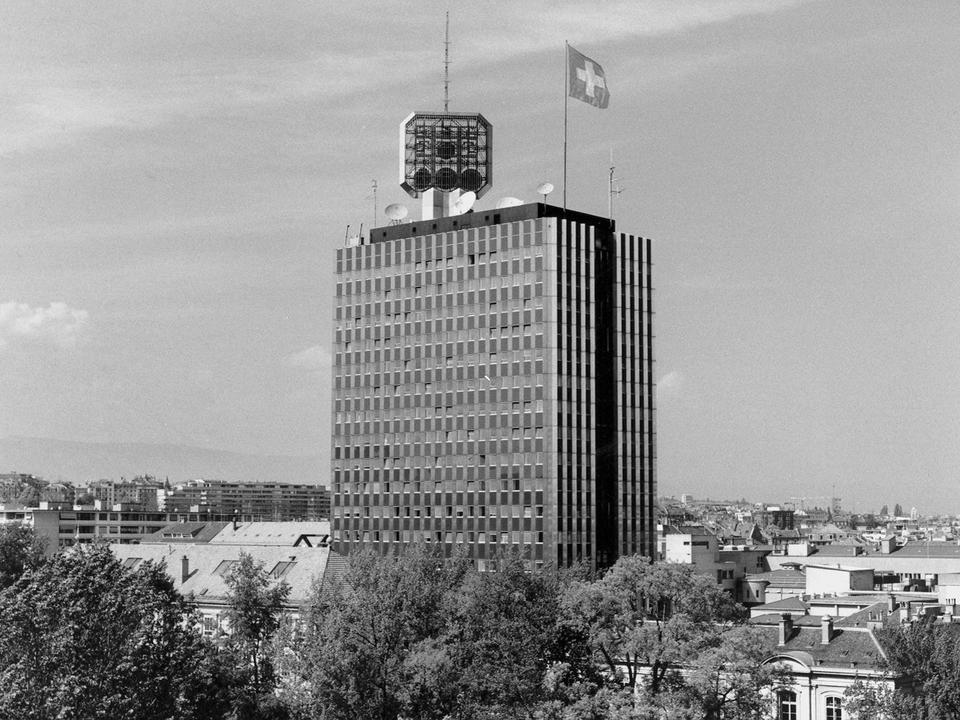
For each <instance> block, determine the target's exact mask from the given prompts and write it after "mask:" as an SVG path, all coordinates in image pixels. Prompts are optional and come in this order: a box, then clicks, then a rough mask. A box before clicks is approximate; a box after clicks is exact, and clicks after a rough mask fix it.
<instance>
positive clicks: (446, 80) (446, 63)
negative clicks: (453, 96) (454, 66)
mask: <svg viewBox="0 0 960 720" xmlns="http://www.w3.org/2000/svg"><path fill="white" fill-rule="evenodd" d="M446 24H447V27H446V32H445V34H444V40H443V111H444V112H450V11H449V10H447V23H446Z"/></svg>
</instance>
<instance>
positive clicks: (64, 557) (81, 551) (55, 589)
mask: <svg viewBox="0 0 960 720" xmlns="http://www.w3.org/2000/svg"><path fill="white" fill-rule="evenodd" d="M0 617H2V618H3V622H2V623H0V718H10V719H11V720H12V719H13V718H17V719H23V718H27V719H30V720H32V719H36V720H46V719H47V718H51V719H52V718H58V720H74V719H76V720H87V719H89V718H120V717H130V718H133V717H135V718H138V719H142V720H154V719H155V720H161V719H164V720H188V719H193V718H197V719H198V720H199V719H200V718H216V717H218V716H222V715H223V713H224V712H225V710H226V705H225V700H226V699H225V697H224V696H223V693H222V690H221V688H222V687H223V683H222V682H221V681H220V673H221V671H220V664H219V663H218V661H217V658H216V656H215V654H214V652H213V650H212V648H211V647H210V646H209V645H208V644H207V643H206V642H205V641H204V638H203V637H202V636H201V635H200V634H199V633H198V632H197V630H196V627H195V626H194V623H192V622H190V617H191V614H190V612H189V610H188V608H187V607H186V606H185V604H184V601H183V599H182V598H181V597H180V596H179V594H178V593H177V592H176V591H175V590H174V588H173V584H172V582H171V580H170V578H169V577H168V576H167V574H166V572H165V570H164V569H163V568H162V567H160V566H157V565H155V564H153V563H149V562H147V563H142V564H141V565H140V566H139V567H138V568H136V569H135V570H130V569H126V568H124V567H122V565H121V564H120V563H119V562H118V561H117V560H116V559H115V558H114V556H113V554H112V553H111V552H110V550H109V549H108V548H106V547H103V546H77V547H75V548H71V549H70V550H69V551H67V552H63V553H60V554H59V555H56V556H54V557H53V558H52V559H50V560H48V561H47V562H45V563H42V564H41V565H39V566H38V567H36V568H34V569H33V570H31V571H30V572H28V573H24V574H23V575H22V576H21V577H20V578H19V579H18V580H17V581H16V582H15V583H13V584H12V585H11V586H9V587H8V588H7V589H6V590H4V591H3V593H2V594H0Z"/></svg>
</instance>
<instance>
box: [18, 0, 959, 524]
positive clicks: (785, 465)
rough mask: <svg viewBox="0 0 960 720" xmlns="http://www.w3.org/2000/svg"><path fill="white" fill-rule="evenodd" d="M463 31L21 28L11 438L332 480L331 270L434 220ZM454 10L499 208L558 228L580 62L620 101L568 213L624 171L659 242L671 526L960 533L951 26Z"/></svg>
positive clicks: (431, 27)
mask: <svg viewBox="0 0 960 720" xmlns="http://www.w3.org/2000/svg"><path fill="white" fill-rule="evenodd" d="M446 9H447V6H446V5H444V4H441V3H430V2H427V3H424V2H421V3H416V4H414V3H410V2H402V3H393V4H391V5H390V6H389V7H388V9H384V8H383V7H381V6H380V5H374V4H373V3H369V2H367V3H364V2H361V3H355V4H351V5H350V6H349V7H341V6H333V7H328V6H323V5H319V6H314V5H306V4H297V3H288V4H283V5H279V6H271V7H260V6H258V5H256V4H245V3H229V4H227V3H222V4H217V3H212V4H205V5H203V6H202V7H201V6H197V5H196V4H193V3H186V2H182V3H174V2H163V3H158V4H154V5H150V6H146V7H138V8H137V9H136V10H135V11H134V10H133V9H132V8H128V7H127V6H125V5H123V4H120V3H97V4H92V3H90V4H82V5H77V6H72V7H57V8H56V15H54V14H53V13H54V10H53V8H51V7H49V6H44V5H40V4H36V3H25V2H24V3H11V4H9V5H7V6H5V8H4V9H3V10H0V17H2V18H3V20H4V22H3V23H2V24H0V39H2V43H0V58H2V59H3V60H4V62H3V63H2V68H3V69H0V98H2V101H3V103H4V105H5V106H6V107H8V108H10V109H12V112H8V113H3V114H0V173H2V180H3V183H2V185H0V208H3V212H2V213H0V362H2V363H3V365H4V367H5V372H4V373H3V374H2V375H0V407H3V408H5V409H6V410H7V412H5V413H2V414H0V437H4V436H11V435H20V436H41V437H54V438H60V439H63V440H76V441H95V442H155V443H176V444H187V445H196V446H199V447H209V448H218V449H224V450H231V451H246V452H256V453H261V454H277V453H287V454H318V453H319V454H320V455H321V456H322V458H323V459H324V461H326V459H327V458H329V449H330V447H329V446H330V440H329V407H328V400H329V396H330V395H329V387H330V372H329V359H330V356H329V348H330V345H331V343H332V338H333V331H332V320H331V308H332V305H333V303H332V300H333V283H334V280H333V273H332V269H331V267H332V259H333V253H334V250H335V248H336V247H338V246H339V245H340V244H341V243H342V242H343V237H344V234H345V228H346V226H347V224H350V225H352V226H353V228H354V230H355V229H356V228H357V226H358V225H359V223H360V222H363V223H364V226H365V227H369V226H370V224H371V222H372V221H373V220H374V213H373V197H372V196H371V180H374V179H376V180H377V182H378V185H379V192H378V197H377V204H378V206H379V210H378V212H379V214H380V217H379V218H377V219H376V220H377V221H376V224H377V225H382V224H385V223H386V219H385V218H383V215H382V210H383V208H384V207H385V206H386V205H387V204H388V203H391V202H404V203H405V204H406V205H407V206H408V207H409V208H410V209H411V213H412V214H416V213H417V212H418V208H417V207H416V205H417V203H416V201H411V200H410V198H409V197H407V196H406V195H405V194H404V193H403V191H402V190H401V189H400V187H399V185H398V184H397V167H396V166H397V148H396V143H397V127H398V125H399V123H400V121H401V120H402V119H403V118H404V117H405V116H406V115H407V114H408V113H409V112H411V111H414V110H432V109H437V108H440V107H442V100H443V15H444V12H445V10H446ZM449 9H450V16H451V21H450V33H451V38H450V39H451V60H452V63H451V88H450V107H451V110H454V111H463V112H481V113H483V114H484V115H485V117H487V118H488V119H489V120H490V121H491V122H492V124H493V126H494V159H493V162H494V184H493V188H492V190H491V191H490V192H489V193H488V194H487V195H486V196H485V197H484V198H483V199H481V200H480V201H479V202H478V203H477V207H478V208H480V209H482V208H488V207H492V206H493V204H494V203H495V202H496V200H497V198H499V197H503V196H506V195H515V196H518V197H521V198H523V199H525V200H528V201H532V200H536V199H537V196H536V194H535V188H536V186H537V185H538V184H539V183H540V182H542V181H545V180H549V181H551V182H553V183H554V184H555V185H556V186H557V191H556V194H555V195H554V196H552V197H551V201H552V202H553V203H555V204H559V202H560V201H559V199H558V198H559V194H560V192H561V187H560V179H561V173H562V155H561V149H562V122H563V107H562V102H563V97H562V95H561V93H562V92H563V71H564V57H563V43H564V41H565V40H566V41H569V42H570V44H571V45H573V46H574V47H576V48H577V49H578V50H580V51H581V52H583V53H584V54H586V55H588V56H590V57H591V58H594V59H595V60H596V61H597V62H599V63H601V64H602V65H603V67H604V70H605V71H606V75H607V80H608V83H609V89H610V93H611V101H610V107H609V109H607V110H602V111H600V110H596V109H595V108H591V107H587V106H583V105H582V104H578V103H571V106H570V118H569V119H570V173H569V178H568V189H567V190H568V205H569V207H571V208H572V209H577V210H583V211H586V212H591V213H594V214H598V215H605V214H606V210H607V192H606V190H607V176H608V172H609V165H610V161H609V156H610V151H611V149H612V150H613V153H614V162H615V164H616V166H617V172H616V174H617V176H618V177H620V178H622V179H621V180H620V185H621V186H622V187H623V188H624V191H623V193H622V194H620V195H619V196H618V197H617V198H616V200H615V208H616V209H615V216H616V218H617V222H618V229H619V230H620V231H623V232H629V233H635V234H638V235H641V236H643V237H651V238H653V240H654V249H653V260H654V271H653V272H654V285H655V288H656V294H655V297H654V308H655V310H656V313H657V316H656V319H655V324H654V330H655V333H656V336H657V339H656V344H655V354H656V359H657V372H656V377H657V380H658V387H659V390H658V403H659V408H658V410H659V412H658V446H659V463H658V482H659V488H660V492H661V493H662V494H679V493H683V492H687V493H691V494H693V495H694V496H697V497H705V496H711V497H713V496H718V497H724V496H731V497H739V496H742V495H743V496H747V497H756V498H757V499H769V500H771V501H773V500H777V499H781V498H783V497H789V496H794V495H798V494H817V495H826V494H830V493H831V492H832V491H833V488H834V487H836V493H837V495H839V496H840V497H842V498H844V502H843V504H844V506H845V507H848V508H851V509H869V508H870V507H871V506H876V507H879V506H880V505H882V504H884V503H886V504H889V505H891V506H892V505H893V503H895V502H901V503H904V504H909V505H916V506H917V507H918V508H919V509H920V510H921V511H923V512H932V511H934V510H935V509H937V508H939V507H943V508H944V509H945V510H949V511H952V512H957V511H960V502H958V498H957V496H956V495H955V494H951V493H950V490H951V488H952V486H953V483H952V482H951V481H952V480H953V479H954V477H955V476H956V474H957V471H958V469H960V447H958V443H957V442H956V438H957V437H960V373H958V372H957V371H958V369H960V368H958V367H957V365H958V358H960V353H958V352H957V351H958V350H960V348H958V345H960V341H958V338H960V317H958V313H957V312H956V308H957V307H958V301H960V288H958V287H957V282H956V278H957V276H958V270H960V249H958V247H957V245H956V239H957V238H958V237H960V233H958V231H960V129H958V127H957V122H956V118H957V111H958V110H960V85H958V84H957V83H956V82H955V70H954V68H956V67H958V66H960V48H958V47H957V45H956V43H955V40H954V39H955V37H956V36H957V34H958V31H960V7H956V6H955V5H954V4H952V3H946V2H926V3H918V4H913V5H911V6H910V7H902V6H900V5H899V4H894V3H887V4H876V3H856V2H850V3H836V2H824V1H811V2H799V1H798V2H747V1H739V2H724V3H720V2H701V3H684V4H683V5H678V4H677V3H672V2H649V3H632V2H630V3H628V2H621V3H613V4H609V5H604V6H603V7H602V8H600V7H597V6H595V5H593V4H588V3H564V4H562V5H561V6H560V7H559V8H556V7H554V5H553V4H548V3H545V2H544V3H524V4H522V5H513V4H493V5H490V6H484V7H482V8H478V7H468V6H463V7H460V6H452V7H449ZM370 17H378V18H379V20H377V21H376V22H371V20H369V18H370ZM951 240H952V241H954V242H951ZM2 460H3V458H0V461H2ZM19 469H20V470H22V471H29V470H30V469H29V468H19ZM144 469H145V470H155V471H156V472H158V473H162V472H163V469H162V468H144ZM0 470H4V471H5V470H6V469H5V468H2V467H0ZM801 488H805V491H804V492H802V493H801V492H800V490H801ZM761 496H762V497H761ZM874 509H875V508H874Z"/></svg>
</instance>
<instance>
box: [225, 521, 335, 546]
mask: <svg viewBox="0 0 960 720" xmlns="http://www.w3.org/2000/svg"><path fill="white" fill-rule="evenodd" d="M304 535H306V536H308V537H309V538H316V539H317V541H318V542H311V543H310V545H309V546H308V547H315V546H317V545H318V544H319V540H320V539H321V538H327V539H329V537H330V521H329V520H318V521H314V522H299V521H296V522H295V521H291V522H247V523H237V527H236V529H234V527H233V524H232V523H227V524H226V526H225V527H224V528H223V529H222V530H221V531H220V532H219V533H218V534H217V535H216V537H214V538H213V539H212V540H211V541H210V542H212V543H231V544H239V545H287V546H289V547H293V545H294V544H295V543H296V542H297V540H298V539H300V538H301V537H303V536H304Z"/></svg>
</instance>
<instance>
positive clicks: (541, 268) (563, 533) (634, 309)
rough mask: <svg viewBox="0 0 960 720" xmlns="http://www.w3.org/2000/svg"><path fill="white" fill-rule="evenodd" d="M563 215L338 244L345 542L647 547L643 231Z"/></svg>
mask: <svg viewBox="0 0 960 720" xmlns="http://www.w3.org/2000/svg"><path fill="white" fill-rule="evenodd" d="M560 215H562V213H561V211H559V210H557V209H556V208H548V207H547V206H544V205H529V206H521V207H519V208H510V209H506V210H504V211H501V212H499V213H498V214H497V215H496V216H494V217H492V218H491V217H490V216H481V215H479V214H478V213H474V214H472V215H468V216H460V218H459V219H458V218H443V219H440V220H437V221H430V222H427V223H410V224H408V226H391V227H390V228H382V229H378V230H374V231H373V232H372V233H371V235H372V237H373V238H374V242H372V243H367V244H364V245H359V246H355V247H346V248H342V249H340V250H338V252H337V282H336V287H337V296H336V307H335V317H336V318H338V320H337V324H336V330H335V337H334V362H333V368H334V378H333V387H334V393H333V395H334V402H333V423H332V425H333V442H332V453H331V457H332V477H331V484H332V488H331V489H332V495H333V508H332V518H331V520H332V525H333V535H334V542H335V544H336V547H337V548H338V550H339V551H340V552H350V551H351V550H353V549H355V548H357V547H359V546H372V547H374V548H376V549H378V550H379V551H380V552H384V553H390V552H395V551H397V550H398V549H400V548H401V547H402V546H403V545H406V544H408V543H414V542H417V543H429V544H436V543H439V544H440V545H442V547H443V549H444V551H445V552H446V553H448V554H450V553H453V552H465V553H467V554H469V555H470V556H472V557H474V558H475V559H476V560H477V561H478V563H479V564H480V565H481V566H483V565H484V564H485V563H486V562H487V561H489V560H490V559H491V558H493V557H495V556H496V555H497V554H498V553H500V552H503V551H506V550H510V551H518V552H520V553H521V554H522V555H523V556H524V557H526V558H527V559H528V560H529V562H530V564H531V566H538V565H541V564H543V563H544V562H550V563H554V562H557V563H559V564H561V565H566V564H569V563H571V562H574V561H577V560H588V561H592V562H594V563H598V564H609V563H612V562H613V561H614V560H615V559H616V557H617V556H618V555H619V554H623V553H633V552H640V553H644V554H652V553H653V547H654V545H653V532H654V528H655V522H654V516H653V499H654V497H655V495H656V479H655V473H654V468H655V458H656V452H655V449H656V445H655V429H654V423H653V418H654V408H653V388H652V383H653V367H652V364H653V354H652V325H651V318H650V317H649V316H650V315H651V313H652V310H651V306H650V297H651V288H650V285H649V278H650V274H649V265H650V243H649V241H646V240H642V239H638V238H634V237H633V236H629V235H622V234H620V235H618V234H615V233H614V232H612V228H611V227H610V223H609V221H607V220H606V219H603V218H596V217H593V216H589V215H583V214H578V213H568V214H567V216H566V217H561V216H560ZM458 223H464V224H470V226H469V227H458ZM418 225H419V226H420V228H417V226H418ZM415 228H416V229H415ZM420 230H429V231H428V232H426V233H424V234H419V231H420Z"/></svg>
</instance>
